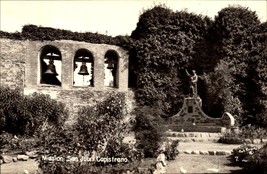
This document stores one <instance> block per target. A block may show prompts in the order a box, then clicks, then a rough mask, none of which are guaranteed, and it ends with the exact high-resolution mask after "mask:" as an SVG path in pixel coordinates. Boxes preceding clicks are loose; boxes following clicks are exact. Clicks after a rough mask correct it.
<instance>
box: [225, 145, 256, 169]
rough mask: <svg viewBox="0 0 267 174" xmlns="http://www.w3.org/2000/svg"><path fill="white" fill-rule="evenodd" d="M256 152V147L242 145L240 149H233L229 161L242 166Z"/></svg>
mask: <svg viewBox="0 0 267 174" xmlns="http://www.w3.org/2000/svg"><path fill="white" fill-rule="evenodd" d="M257 150H258V148H257V147H256V146H251V145H248V144H242V145H241V146H240V147H238V148H236V149H233V153H232V155H231V156H230V157H231V161H232V162H233V163H235V164H237V165H241V166H243V165H244V164H245V163H247V162H248V159H249V158H250V157H251V156H252V155H253V154H254V153H255V152H256V151H257Z"/></svg>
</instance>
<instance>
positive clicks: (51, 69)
mask: <svg viewBox="0 0 267 174" xmlns="http://www.w3.org/2000/svg"><path fill="white" fill-rule="evenodd" d="M53 63H54V61H53V60H50V61H49V65H47V70H46V71H45V72H44V74H50V75H55V76H57V75H58V73H57V72H56V67H55V65H54V64H53Z"/></svg>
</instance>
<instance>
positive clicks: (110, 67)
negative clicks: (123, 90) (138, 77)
mask: <svg viewBox="0 0 267 174" xmlns="http://www.w3.org/2000/svg"><path fill="white" fill-rule="evenodd" d="M118 60H119V55H118V53H117V52H116V51H115V50H108V51H107V52H106V54H105V61H104V62H105V66H104V72H105V78H104V85H105V86H109V87H118V74H117V72H118Z"/></svg>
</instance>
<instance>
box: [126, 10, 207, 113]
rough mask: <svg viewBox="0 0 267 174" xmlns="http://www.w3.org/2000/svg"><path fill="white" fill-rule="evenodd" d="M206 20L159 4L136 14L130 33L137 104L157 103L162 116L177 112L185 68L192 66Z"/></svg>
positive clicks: (184, 89) (185, 85)
mask: <svg viewBox="0 0 267 174" xmlns="http://www.w3.org/2000/svg"><path fill="white" fill-rule="evenodd" d="M210 24H211V20H210V19H209V18H207V17H203V16H199V15H195V14H193V13H188V12H186V11H181V12H172V11H171V10H170V9H167V8H165V7H162V6H156V7H154V8H152V9H150V10H147V11H145V12H144V13H143V14H142V15H141V16H140V18H139V22H138V24H137V28H136V30H134V31H133V32H132V35H131V37H132V38H134V39H136V41H135V42H134V45H133V49H134V50H135V52H136V53H135V55H136V56H135V58H136V62H137V67H136V69H137V74H138V79H137V91H136V97H137V100H138V102H139V103H140V104H141V105H149V106H152V107H160V108H162V111H163V115H162V116H165V117H168V116H172V115H174V114H175V113H177V112H178V109H179V108H180V107H181V106H182V102H183V98H184V97H185V95H186V94H188V92H189V87H188V79H186V78H185V75H186V73H185V69H187V68H188V69H192V68H193V67H196V64H197V63H195V62H194V60H195V56H198V55H199V54H196V50H197V49H196V45H197V43H201V42H203V40H204V37H205V36H206V34H207V32H208V29H209V25H210ZM196 68H197V67H196ZM198 69H200V68H198Z"/></svg>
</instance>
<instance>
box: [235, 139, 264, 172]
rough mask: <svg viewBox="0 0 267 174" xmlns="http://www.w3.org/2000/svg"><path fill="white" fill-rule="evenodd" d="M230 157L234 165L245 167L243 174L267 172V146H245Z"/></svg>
mask: <svg viewBox="0 0 267 174" xmlns="http://www.w3.org/2000/svg"><path fill="white" fill-rule="evenodd" d="M230 157H231V161H232V162H233V163H234V164H236V165H239V166H241V167H243V169H242V173H266V172H267V144H265V145H264V146H263V147H262V148H258V147H255V146H250V145H246V144H244V145H242V146H240V147H238V148H237V149H234V150H233V154H232V155H231V156H230Z"/></svg>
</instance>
